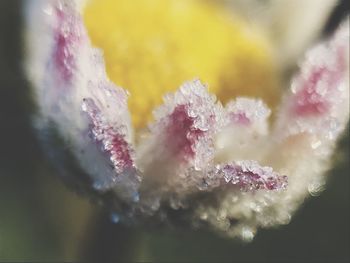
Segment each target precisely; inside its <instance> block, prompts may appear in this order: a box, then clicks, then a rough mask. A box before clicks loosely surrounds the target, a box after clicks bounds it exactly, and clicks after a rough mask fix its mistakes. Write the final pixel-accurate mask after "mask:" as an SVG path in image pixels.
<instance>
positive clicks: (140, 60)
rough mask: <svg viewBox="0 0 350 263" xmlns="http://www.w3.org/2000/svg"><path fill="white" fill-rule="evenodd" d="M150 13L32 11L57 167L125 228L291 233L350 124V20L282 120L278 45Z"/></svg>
mask: <svg viewBox="0 0 350 263" xmlns="http://www.w3.org/2000/svg"><path fill="white" fill-rule="evenodd" d="M137 3H138V5H137V6H138V7H137V8H136V6H135V9H133V8H132V7H130V3H129V1H124V0H117V1H110V0H105V1H101V2H100V1H95V2H94V1H92V3H89V4H86V3H85V1H78V0H76V1H68V0H67V1H65V0H35V1H28V2H27V7H26V10H27V14H26V18H27V20H26V43H27V49H26V51H27V55H26V57H27V60H26V66H25V67H26V72H27V75H28V78H29V80H30V81H31V83H32V90H33V98H34V100H35V101H36V104H37V106H38V107H37V111H36V113H35V116H34V118H33V122H34V124H35V128H36V129H37V131H38V134H39V137H40V138H41V140H42V142H43V146H44V147H45V151H46V153H47V155H49V156H50V157H51V158H52V160H54V161H55V162H56V163H58V164H59V165H58V167H59V168H60V169H61V173H62V176H63V177H64V178H65V180H67V181H69V183H70V184H73V185H75V187H76V188H77V189H78V190H80V191H83V192H85V193H88V194H89V195H90V196H93V197H95V198H96V199H97V200H99V201H100V202H102V203H103V204H105V205H107V206H108V208H109V209H111V211H112V212H113V220H114V221H116V222H117V221H121V222H124V223H138V222H147V223H150V224H152V223H153V224H154V223H158V222H163V223H171V224H187V225H191V226H193V227H210V228H211V229H214V230H216V231H217V232H218V233H221V234H224V235H228V236H233V237H241V238H243V239H245V240H251V239H252V238H253V237H254V235H255V233H256V230H257V229H258V228H259V227H271V226H275V225H280V224H286V223H288V222H289V221H290V219H291V216H292V214H293V213H294V211H295V210H296V209H297V208H298V206H299V205H300V204H301V203H302V202H303V200H304V199H305V198H306V197H307V196H309V195H310V194H311V195H313V194H316V193H318V192H319V191H320V190H322V188H323V186H324V183H325V177H324V173H325V171H326V170H327V168H328V167H329V165H330V157H331V155H332V152H333V150H334V148H335V145H336V141H337V139H338V137H339V136H340V135H341V133H342V132H343V131H344V129H345V127H346V124H347V121H348V117H349V87H348V81H349V78H348V66H349V65H348V54H349V44H348V41H349V23H348V21H347V22H346V23H344V24H343V25H342V26H341V28H339V30H338V31H337V32H336V33H335V35H334V36H332V37H331V38H330V39H329V40H327V41H325V42H324V43H321V44H319V45H318V46H316V47H314V48H313V49H311V50H310V51H309V52H308V53H307V54H306V56H305V59H304V62H303V63H302V64H301V67H300V68H301V69H300V72H299V73H298V74H297V75H296V76H295V77H294V78H293V80H292V82H291V87H290V90H289V91H286V92H285V94H284V96H283V99H282V102H281V103H280V106H279V107H278V108H277V107H275V106H276V103H277V102H278V99H277V98H278V96H279V94H278V90H279V89H277V88H276V87H277V83H278V80H277V79H276V78H274V77H272V76H274V75H275V74H272V73H271V72H276V71H277V69H275V68H274V66H273V62H272V59H271V60H269V58H271V56H270V55H269V54H270V53H269V50H268V44H266V43H265V40H264V39H263V38H260V37H259V36H256V35H254V34H253V32H249V30H243V28H244V26H243V25H242V24H241V21H240V20H239V19H236V20H235V19H233V18H231V17H230V16H227V15H226V14H225V11H224V10H221V9H219V8H217V7H214V6H212V5H210V4H201V3H200V2H198V1H175V0H165V1H161V4H160V2H159V1H151V0H149V1H147V0H138V1H137ZM158 4H160V5H158ZM111 7H114V8H115V9H112V8H111ZM138 8H139V9H138ZM140 10H141V11H140ZM129 12H131V13H129ZM138 14H139V16H138ZM134 20H135V21H136V22H135V21H134ZM184 30H185V31H184ZM186 30H187V31H186ZM109 32H110V34H109ZM160 32H163V33H164V32H167V34H165V36H166V37H165V38H161V39H159V37H160V35H161V34H160ZM257 35H259V34H257ZM163 36H164V34H163ZM96 46H98V47H99V48H97V47H96ZM102 50H103V51H102ZM237 50H238V51H237ZM141 51H142V52H141ZM191 55H193V56H191ZM174 61H175V62H174ZM232 61H235V62H234V63H233V62H232ZM257 68H260V69H262V71H259V70H256V69H257ZM242 69H243V70H242ZM249 70H251V72H250V73H249ZM254 72H260V73H259V74H260V75H259V74H257V75H254ZM152 74H153V75H152ZM196 76H199V77H201V78H203V79H204V81H201V80H199V79H194V80H191V81H187V82H184V83H183V84H181V85H180V87H179V88H175V87H176V85H179V84H180V83H181V82H182V81H185V80H186V79H191V78H194V77H196ZM202 76H203V77H202ZM266 76H271V77H266ZM179 82H180V83H179ZM115 83H117V84H118V85H120V84H121V85H122V86H125V88H127V89H124V88H122V87H120V86H117V85H116V84H115ZM203 83H209V85H213V88H208V86H207V85H206V84H203ZM128 85H130V86H129V87H128ZM167 85H168V86H167ZM262 87H264V89H263V88H262ZM265 87H266V88H265ZM238 95H242V96H238ZM249 96H254V97H249ZM129 97H130V101H129V104H128V98H129ZM259 97H261V98H259ZM265 103H267V104H265ZM268 105H269V106H268ZM151 113H153V114H151ZM272 113H274V114H273V116H274V118H271V114H272ZM271 119H273V120H271Z"/></svg>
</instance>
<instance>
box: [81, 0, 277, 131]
mask: <svg viewBox="0 0 350 263" xmlns="http://www.w3.org/2000/svg"><path fill="white" fill-rule="evenodd" d="M84 20H85V24H86V26H87V29H88V32H89V35H90V37H91V40H92V43H93V44H94V45H95V46H97V47H99V48H101V49H102V50H103V51H104V55H105V60H106V67H107V74H108V75H109V77H110V78H111V80H112V81H114V82H115V83H116V84H118V85H120V86H122V87H124V88H127V89H128V90H129V92H130V94H131V95H130V98H129V107H130V111H131V114H132V120H133V123H134V125H135V127H136V128H142V127H145V125H146V124H147V122H149V121H150V120H152V114H151V112H152V109H153V108H154V107H155V106H158V105H160V104H161V103H162V96H163V95H164V94H165V93H166V92H169V91H174V90H176V89H177V88H178V87H179V86H180V85H181V84H182V83H183V82H184V81H186V80H191V79H193V78H197V77H198V78H200V79H201V80H202V81H203V82H204V83H207V84H208V85H209V87H210V91H211V92H213V93H215V94H216V95H217V96H218V98H219V99H220V100H221V101H222V102H223V103H225V102H227V101H228V100H230V99H232V98H234V97H236V96H237V95H240V96H241V95H242V96H256V97H261V98H263V99H264V100H265V101H266V102H267V103H268V104H269V105H270V106H274V104H275V102H276V101H277V99H276V98H278V97H279V96H278V94H277V93H278V91H277V88H276V87H277V79H276V74H275V73H276V72H275V68H274V62H273V59H272V56H271V52H270V50H269V45H268V43H267V41H266V40H265V39H264V38H263V37H262V36H261V35H260V34H258V31H257V30H255V29H254V30H253V29H252V28H251V27H248V25H247V24H246V23H244V22H243V21H242V20H240V19H238V18H236V17H233V16H232V14H229V13H227V11H226V10H224V9H223V8H221V7H220V6H216V5H213V4H208V3H205V2H203V0H93V1H90V3H89V4H88V6H87V7H86V9H85V11H84Z"/></svg>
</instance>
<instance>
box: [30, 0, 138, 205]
mask: <svg viewBox="0 0 350 263" xmlns="http://www.w3.org/2000/svg"><path fill="white" fill-rule="evenodd" d="M28 10H29V12H28V14H27V18H28V21H29V22H28V28H27V30H28V32H30V33H32V34H31V35H30V37H29V39H28V54H29V55H28V60H27V67H26V69H27V72H28V75H29V77H30V80H31V82H32V84H33V89H34V92H35V94H36V95H37V96H36V98H37V104H38V106H39V111H38V113H37V116H36V126H37V128H38V129H39V130H41V131H43V130H46V129H49V128H50V126H52V125H53V126H54V127H55V128H57V130H58V133H59V135H60V136H61V137H62V138H63V142H64V144H66V145H67V146H64V145H62V147H65V148H68V149H70V150H71V152H72V153H73V155H74V157H75V158H76V160H78V161H79V164H80V167H81V168H82V169H83V170H84V171H85V172H86V173H87V174H88V175H89V177H90V178H91V180H92V184H93V187H94V188H95V189H96V190H99V191H105V190H109V189H114V190H115V189H117V190H116V192H117V195H119V196H121V197H123V198H128V197H127V195H133V194H134V192H135V191H136V190H137V188H138V185H139V182H140V179H139V177H138V175H137V172H136V168H135V165H134V160H133V150H132V146H131V145H132V136H133V135H132V130H131V124H130V118H129V112H128V108H127V93H126V92H125V91H124V90H123V89H121V88H119V87H117V86H115V85H114V84H113V83H112V82H111V81H109V79H108V77H107V74H106V72H105V65H104V60H103V57H102V55H101V51H99V50H97V49H95V48H93V47H92V46H91V43H90V40H89V38H88V35H87V32H86V29H85V26H84V24H83V20H82V17H81V14H80V9H79V6H78V1H68V0H50V1H43V0H39V1H34V0H33V1H31V3H30V4H29V9H28ZM38 30H39V31H40V32H38V34H40V40H41V41H42V42H41V43H38V41H37V40H36V35H35V33H33V32H37V31H38ZM39 132H40V131H39Z"/></svg>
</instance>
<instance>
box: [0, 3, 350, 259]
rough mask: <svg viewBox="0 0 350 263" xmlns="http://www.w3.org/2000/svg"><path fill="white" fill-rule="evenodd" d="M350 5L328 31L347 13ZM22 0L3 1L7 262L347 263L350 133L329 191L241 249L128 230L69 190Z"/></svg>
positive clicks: (0, 119)
mask: <svg viewBox="0 0 350 263" xmlns="http://www.w3.org/2000/svg"><path fill="white" fill-rule="evenodd" d="M346 2H347V1H343V2H342V4H341V5H340V7H338V8H337V9H336V11H335V12H334V13H333V19H332V20H331V23H329V24H328V26H327V28H328V30H330V29H331V28H332V27H333V25H334V24H336V23H337V21H338V20H339V16H340V15H343V14H344V13H346V12H348V10H349V9H348V4H344V3H346ZM21 4H22V2H21V1H19V0H0V91H1V93H0V261H41V262H49V261H55V262H58V261H100V262H105V261H114V262H118V261H129V262H130V261H161V262H167V261H169V262H170V261H171V262H174V261H176V262H177V261H187V262H188V261H191V262H193V261H198V262H206V261H231V262H234V261H237V262H321V261H322V262H349V261H350V250H349V248H350V228H349V225H350V224H349V222H350V207H349V200H350V198H349V197H350V180H349V175H348V173H349V171H350V167H349V132H348V131H347V134H346V136H345V137H344V138H343V140H342V141H341V143H340V144H339V147H338V150H337V152H336V154H335V156H334V160H335V161H334V163H335V164H334V167H333V169H332V170H331V171H330V172H329V175H330V176H329V182H328V185H327V188H326V190H325V191H324V192H323V193H322V194H321V195H320V196H319V197H315V198H310V199H308V200H307V201H306V202H305V204H304V205H303V206H302V207H301V209H300V210H299V211H298V213H297V214H296V215H295V217H294V219H293V220H292V222H291V223H290V224H289V225H287V226H282V227H279V228H276V229H269V230H261V231H260V232H259V233H258V235H257V236H256V238H255V240H254V241H253V242H252V243H249V244H242V243H240V242H238V241H235V240H230V239H224V238H220V237H217V236H215V235H214V234H212V233H207V232H204V231H203V230H201V231H193V230H192V231H189V230H188V231H184V230H169V229H144V228H142V229H141V228H128V227H125V226H121V225H116V224H112V223H111V222H110V220H109V215H108V214H107V213H106V212H105V211H104V210H103V209H102V207H100V206H99V205H97V204H93V203H90V202H89V200H86V199H84V198H82V197H80V196H78V195H77V194H75V193H74V192H72V191H70V190H69V189H68V188H66V186H65V185H63V183H62V182H61V180H60V179H59V175H58V174H57V173H56V172H55V170H54V169H53V168H52V167H51V166H50V164H49V163H47V161H46V159H45V153H43V152H41V151H40V147H39V145H38V143H37V141H36V139H35V136H34V134H33V131H32V130H31V126H30V122H29V112H30V111H31V110H32V109H33V105H32V104H31V102H30V101H31V100H30V93H29V90H28V84H27V83H26V81H25V77H24V75H23V73H22V70H21V61H23V55H22V52H21V49H22V36H21V23H22V18H21Z"/></svg>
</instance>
